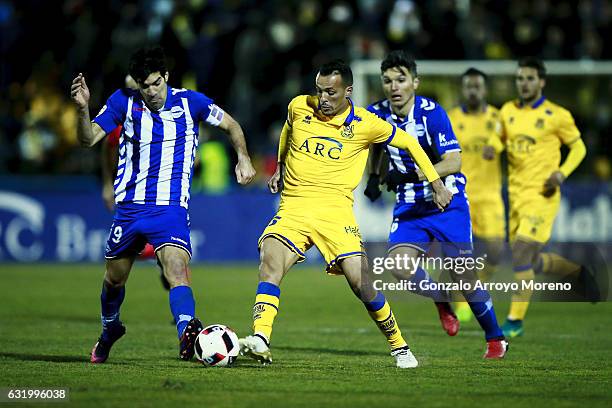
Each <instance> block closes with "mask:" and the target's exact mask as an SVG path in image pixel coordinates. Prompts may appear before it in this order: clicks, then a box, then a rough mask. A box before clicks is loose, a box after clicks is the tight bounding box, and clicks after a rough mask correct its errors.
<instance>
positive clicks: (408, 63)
mask: <svg viewBox="0 0 612 408" xmlns="http://www.w3.org/2000/svg"><path fill="white" fill-rule="evenodd" d="M399 67H404V68H406V69H407V70H408V72H409V73H410V75H412V79H414V78H416V77H417V65H416V62H414V60H413V59H412V58H410V57H409V56H408V54H406V53H405V52H404V51H403V50H395V51H391V52H390V53H389V54H387V56H386V57H385V59H384V60H383V61H382V62H381V63H380V73H381V74H384V72H385V71H386V70H388V69H390V68H399Z"/></svg>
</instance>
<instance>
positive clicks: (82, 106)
mask: <svg viewBox="0 0 612 408" xmlns="http://www.w3.org/2000/svg"><path fill="white" fill-rule="evenodd" d="M70 96H71V97H72V101H73V102H74V103H75V105H76V106H77V139H78V140H79V143H81V146H84V147H91V146H93V145H95V144H96V143H98V142H99V141H100V140H102V138H104V136H105V135H106V132H104V130H103V129H102V128H101V127H100V126H99V125H98V124H97V123H91V120H90V117H89V96H90V94H89V88H88V87H87V83H86V82H85V77H84V76H83V74H79V75H78V76H77V77H76V78H74V80H73V81H72V86H71V87H70Z"/></svg>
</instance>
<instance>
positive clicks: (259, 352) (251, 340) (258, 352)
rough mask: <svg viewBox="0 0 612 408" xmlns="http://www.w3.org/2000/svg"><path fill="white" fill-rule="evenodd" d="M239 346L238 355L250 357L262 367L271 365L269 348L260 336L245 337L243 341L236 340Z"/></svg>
mask: <svg viewBox="0 0 612 408" xmlns="http://www.w3.org/2000/svg"><path fill="white" fill-rule="evenodd" d="M238 344H239V345H240V355H241V356H247V357H251V358H252V359H254V360H257V361H259V362H260V363H261V364H263V365H268V364H270V363H272V353H271V352H270V347H268V345H267V344H266V342H265V341H264V339H263V338H262V337H260V336H246V337H245V338H243V339H238Z"/></svg>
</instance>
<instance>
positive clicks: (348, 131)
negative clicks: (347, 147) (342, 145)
mask: <svg viewBox="0 0 612 408" xmlns="http://www.w3.org/2000/svg"><path fill="white" fill-rule="evenodd" d="M354 128H355V125H344V127H343V128H342V137H345V138H347V139H352V138H353V136H355V134H354V133H353V129H354Z"/></svg>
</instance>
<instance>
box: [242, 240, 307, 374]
mask: <svg viewBox="0 0 612 408" xmlns="http://www.w3.org/2000/svg"><path fill="white" fill-rule="evenodd" d="M259 259H260V263H259V285H258V287H257V295H256V297H255V305H254V306H253V335H251V336H247V337H245V338H243V339H239V343H240V354H242V355H246V356H249V357H251V358H253V359H255V360H257V361H259V362H260V363H262V364H264V365H265V364H270V363H271V362H272V354H271V352H270V338H271V336H272V325H273V324H274V318H275V317H276V314H277V313H278V307H279V299H280V283H281V281H282V280H283V277H284V276H285V274H286V273H287V272H288V271H289V269H290V268H291V267H292V266H293V265H294V264H295V263H296V262H297V261H298V260H299V259H300V257H299V256H298V255H297V254H295V253H294V252H293V251H291V250H290V249H289V248H287V246H285V245H284V244H283V243H282V242H281V241H279V240H278V239H277V238H274V237H273V236H269V237H267V238H265V239H264V240H263V242H262V244H261V248H260V250H259Z"/></svg>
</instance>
